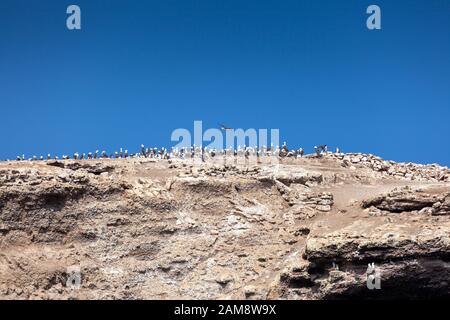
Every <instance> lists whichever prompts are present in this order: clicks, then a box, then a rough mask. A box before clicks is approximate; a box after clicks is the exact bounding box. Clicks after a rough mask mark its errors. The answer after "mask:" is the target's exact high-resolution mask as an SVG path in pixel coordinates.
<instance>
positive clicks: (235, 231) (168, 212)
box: [0, 154, 450, 299]
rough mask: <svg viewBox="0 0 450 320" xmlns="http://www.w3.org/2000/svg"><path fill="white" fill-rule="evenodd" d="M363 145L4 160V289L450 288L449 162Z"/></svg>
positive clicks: (16, 294) (88, 295) (235, 295)
mask: <svg viewBox="0 0 450 320" xmlns="http://www.w3.org/2000/svg"><path fill="white" fill-rule="evenodd" d="M352 156H353V155H352ZM354 156H355V157H354V159H353V158H350V160H348V159H345V161H347V162H348V164H345V161H344V159H343V158H342V159H340V158H339V157H340V156H339V157H335V156H334V155H329V154H327V155H325V156H324V157H320V158H316V157H307V158H302V159H292V158H284V159H282V161H280V163H270V164H258V165H255V164H253V163H252V164H247V163H245V162H244V163H237V164H234V163H225V164H223V163H222V164H221V163H217V162H214V163H209V162H208V161H205V162H201V161H199V163H197V162H195V161H191V159H190V160H180V159H174V160H172V159H171V160H164V161H163V160H157V159H143V158H128V159H95V160H63V161H54V160H51V161H17V162H0V298H2V299H177V298H179V299H202V298H203V299H265V298H270V299H279V298H283V299H284V298H288V299H343V298H415V297H448V296H449V292H448V288H449V286H448V279H449V278H450V277H449V267H448V266H449V253H450V248H449V230H450V225H449V217H450V215H449V200H450V197H449V194H450V185H449V184H448V183H446V182H445V179H444V180H439V179H437V178H433V177H432V176H434V175H435V174H437V173H438V172H444V173H445V172H446V171H445V170H446V169H445V168H442V167H434V166H426V167H423V168H422V169H423V170H425V171H426V172H427V173H426V174H425V173H424V172H425V171H423V172H422V173H421V174H423V176H422V177H425V178H424V179H425V180H423V181H421V180H420V179H416V178H414V179H411V180H408V179H407V177H406V174H405V175H404V176H397V175H395V174H394V175H391V174H389V172H388V171H389V168H392V167H394V168H397V164H389V168H387V169H386V170H384V169H383V170H381V171H377V170H378V169H377V168H378V167H377V166H375V165H376V164H380V163H382V164H383V165H384V162H383V160H377V159H376V158H375V157H373V158H372V157H367V159H363V158H364V157H361V159H359V158H360V157H359V155H358V156H356V155H354ZM361 156H362V155H361ZM372 161H374V163H372ZM380 161H381V162H380ZM386 166H388V165H386ZM400 166H401V165H399V168H400ZM409 167H411V168H421V167H420V166H418V165H417V166H416V165H411V166H409ZM374 168H375V169H374ZM396 170H397V169H396ZM411 170H413V169H411ZM414 170H416V169H414ZM417 170H419V169H417ZM417 172H419V171H417ZM372 263H374V264H375V265H374V267H370V268H372V269H374V270H372V269H371V270H370V272H369V274H370V275H374V276H375V275H381V288H382V289H381V290H379V289H374V290H370V289H368V287H367V276H368V272H367V271H368V270H367V269H368V264H371V266H372ZM73 268H74V269H73ZM70 270H79V271H78V272H79V274H80V275H81V286H80V288H78V289H73V288H71V287H70V285H68V284H67V280H68V279H69V275H70V272H71V271H70Z"/></svg>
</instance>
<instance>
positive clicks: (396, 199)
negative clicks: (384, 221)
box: [361, 188, 450, 215]
mask: <svg viewBox="0 0 450 320" xmlns="http://www.w3.org/2000/svg"><path fill="white" fill-rule="evenodd" d="M449 203H450V193H444V194H440V195H430V194H427V193H424V192H422V191H420V192H418V191H413V190H411V189H410V188H406V189H400V190H397V189H395V190H394V191H392V192H390V193H388V194H385V195H380V196H377V197H375V198H372V199H368V200H365V201H363V202H362V205H361V206H362V207H363V208H370V207H375V208H377V209H379V210H382V211H389V212H405V211H420V212H421V213H429V214H432V215H447V214H449Z"/></svg>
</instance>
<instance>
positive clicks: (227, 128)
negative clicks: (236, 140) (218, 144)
mask: <svg viewBox="0 0 450 320" xmlns="http://www.w3.org/2000/svg"><path fill="white" fill-rule="evenodd" d="M219 126H220V130H223V131H227V130H233V129H232V128H229V127H227V126H225V125H223V124H220V123H219Z"/></svg>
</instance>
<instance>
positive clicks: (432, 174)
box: [326, 153, 450, 182]
mask: <svg viewBox="0 0 450 320" xmlns="http://www.w3.org/2000/svg"><path fill="white" fill-rule="evenodd" d="M326 157H327V158H332V159H337V160H339V161H340V162H341V165H342V166H343V167H347V168H352V169H356V168H362V167H364V168H369V169H371V170H374V171H376V172H379V173H382V174H383V175H386V176H391V177H393V178H398V179H402V180H410V181H411V180H417V181H446V182H450V170H449V168H447V167H442V166H439V165H438V164H430V165H423V164H416V163H410V162H409V163H397V162H395V161H390V160H389V161H388V160H383V159H382V158H380V157H377V156H374V155H372V154H363V153H346V154H344V153H328V154H326Z"/></svg>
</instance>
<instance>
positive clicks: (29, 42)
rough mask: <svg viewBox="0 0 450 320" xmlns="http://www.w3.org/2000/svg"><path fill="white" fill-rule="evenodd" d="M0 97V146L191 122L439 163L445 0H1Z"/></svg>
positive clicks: (110, 140)
mask: <svg viewBox="0 0 450 320" xmlns="http://www.w3.org/2000/svg"><path fill="white" fill-rule="evenodd" d="M70 4H77V5H79V6H80V7H81V10H82V30H80V31H69V30H67V28H66V17H67V14H66V8H67V6H68V5H70ZM370 4H377V5H379V6H380V7H381V10H382V30H380V31H369V30H368V29H367V28H366V18H367V16H368V15H367V14H366V8H367V6H368V5H370ZM0 108H1V109H0V110H1V126H0V141H1V143H0V147H1V148H0V158H1V159H4V158H15V156H16V155H18V154H22V153H25V154H26V155H27V156H30V155H33V154H36V155H41V154H43V155H45V154H47V153H52V154H55V153H56V154H59V155H60V154H63V153H65V154H71V153H73V152H75V151H78V152H88V151H94V150H95V149H107V150H108V151H112V150H116V149H118V148H120V147H126V148H128V149H130V151H137V150H138V148H139V145H140V144H141V143H144V144H146V145H149V146H163V145H164V146H170V145H171V142H170V134H171V132H172V130H174V129H175V128H187V129H191V128H192V126H193V121H194V120H203V122H204V127H216V126H217V123H218V122H223V123H225V124H226V125H228V126H232V127H235V128H238V127H240V128H279V129H280V135H281V140H282V141H287V142H288V144H289V145H290V146H296V147H300V146H302V147H304V148H305V149H306V150H307V151H309V152H311V151H312V147H313V146H314V145H317V144H328V145H330V146H332V147H335V146H339V147H341V149H342V150H343V151H348V152H350V151H353V152H370V153H374V154H378V155H380V156H382V157H384V158H387V159H392V160H396V161H414V162H421V163H432V162H438V163H440V164H443V165H450V151H449V137H450V125H449V120H450V1H447V0H420V1H414V0H409V1H400V0H396V1H392V0H389V1H380V0H373V1H356V0H354V1H336V0H333V1H324V0H315V1H312V0H310V1H300V0H294V1H291V0H283V1H279V0H270V1H265V0H221V1H218V0H201V1H194V0H158V1H153V0H149V1H143V0H127V1H125V0H121V1H119V0H108V1H99V0H72V1H64V0H54V1H50V0H1V1H0Z"/></svg>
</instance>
